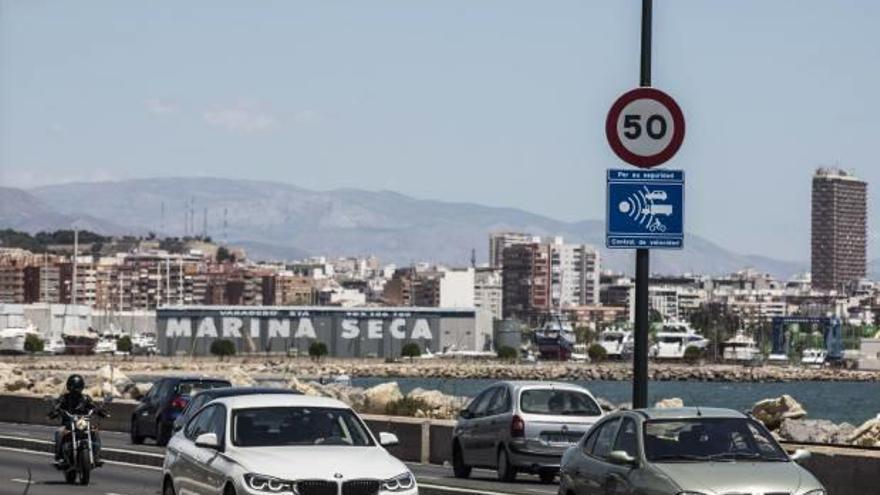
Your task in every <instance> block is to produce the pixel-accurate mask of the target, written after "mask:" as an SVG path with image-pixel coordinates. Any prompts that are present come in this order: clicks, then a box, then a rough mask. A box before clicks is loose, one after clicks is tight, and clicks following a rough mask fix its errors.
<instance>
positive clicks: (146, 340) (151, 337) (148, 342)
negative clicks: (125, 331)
mask: <svg viewBox="0 0 880 495" xmlns="http://www.w3.org/2000/svg"><path fill="white" fill-rule="evenodd" d="M131 353H132V354H135V355H138V356H153V355H155V354H158V353H159V347H158V345H157V344H156V334H155V333H152V332H145V333H142V334H140V335H136V336H135V337H134V338H133V339H131Z"/></svg>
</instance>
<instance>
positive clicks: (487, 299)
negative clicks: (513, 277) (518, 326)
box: [474, 268, 504, 320]
mask: <svg viewBox="0 0 880 495" xmlns="http://www.w3.org/2000/svg"><path fill="white" fill-rule="evenodd" d="M503 295H504V288H503V284H502V279H501V270H497V269H494V268H477V269H476V271H475V272H474V306H475V307H477V308H478V309H482V310H484V311H488V312H489V313H490V314H491V315H492V318H494V319H496V320H500V319H501V318H502V310H503V302H504V300H503Z"/></svg>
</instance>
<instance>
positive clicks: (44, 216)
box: [0, 187, 127, 234]
mask: <svg viewBox="0 0 880 495" xmlns="http://www.w3.org/2000/svg"><path fill="white" fill-rule="evenodd" d="M71 212H72V213H69V214H65V213H61V212H60V211H58V210H56V209H54V208H53V207H51V206H49V205H47V204H46V203H45V202H43V201H42V200H40V199H39V198H38V197H36V196H34V195H33V194H31V193H29V192H27V191H24V190H22V189H15V188H11V187H0V228H8V229H14V230H21V231H25V232H38V231H54V230H65V229H70V228H72V226H73V225H74V224H76V226H77V227H79V228H80V229H81V230H90V231H92V232H97V233H100V234H122V233H125V232H126V230H127V229H123V228H121V227H119V226H118V225H115V224H114V223H112V222H109V221H107V220H103V219H101V218H96V217H92V216H91V215H83V214H82V213H81V212H82V210H79V211H76V210H71Z"/></svg>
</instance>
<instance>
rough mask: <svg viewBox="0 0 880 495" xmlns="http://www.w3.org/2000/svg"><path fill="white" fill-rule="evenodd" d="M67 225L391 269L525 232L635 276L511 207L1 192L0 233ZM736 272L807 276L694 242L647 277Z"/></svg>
mask: <svg viewBox="0 0 880 495" xmlns="http://www.w3.org/2000/svg"><path fill="white" fill-rule="evenodd" d="M190 202H191V203H190ZM190 204H191V205H192V207H190ZM190 211H192V212H193V213H192V214H190V213H188V212H190ZM224 212H225V213H224ZM224 216H225V224H226V227H225V228H224V226H223V225H224ZM74 222H76V224H77V225H78V226H79V227H80V228H82V229H88V230H93V231H96V232H100V233H104V234H135V235H142V234H146V233H147V232H150V231H152V232H156V233H157V234H159V235H171V236H181V235H182V234H183V233H184V229H185V225H186V224H187V222H188V223H189V225H190V227H189V230H190V231H191V232H195V233H201V232H202V231H203V229H204V227H205V226H206V225H207V233H208V234H209V235H211V236H212V237H213V238H214V239H215V240H226V241H228V242H229V244H231V245H236V246H242V247H244V248H245V249H246V250H247V252H248V254H249V256H250V257H251V258H255V259H286V260H292V259H296V258H301V257H303V256H306V255H327V256H353V255H369V254H373V255H376V256H378V257H379V258H380V259H381V260H382V261H386V262H395V263H397V264H409V263H413V262H417V261H430V262H440V263H448V264H454V265H466V264H468V263H469V262H470V257H471V250H472V249H475V250H476V254H477V260H478V261H480V262H483V261H486V260H487V256H488V235H489V233H490V232H496V231H522V232H528V233H531V234H534V235H542V236H563V237H564V238H565V240H566V242H573V243H581V242H583V243H587V244H592V245H594V246H597V247H598V248H599V249H600V251H601V255H602V266H603V268H609V269H612V270H615V271H620V272H626V273H630V272H632V268H633V263H634V261H633V255H632V252H631V251H629V250H607V249H605V248H604V235H605V226H604V222H602V221H599V220H583V221H579V222H563V221H559V220H555V219H552V218H549V217H546V216H542V215H537V214H534V213H530V212H527V211H524V210H520V209H516V208H499V207H490V206H484V205H479V204H472V203H453V202H444V201H434V200H425V199H416V198H413V197H410V196H406V195H403V194H399V193H396V192H391V191H365V190H359V189H336V190H330V191H315V190H309V189H304V188H300V187H296V186H294V185H290V184H285V183H278V182H266V181H249V180H231V179H219V178H159V179H135V180H124V181H115V182H89V183H68V184H58V185H50V186H43V187H37V188H33V189H28V190H23V189H14V188H0V228H14V229H18V230H25V231H31V232H33V231H37V230H53V229H58V228H69V227H70V226H71V224H72V223H74ZM743 268H755V269H757V270H760V271H763V272H767V273H770V274H773V275H775V276H778V277H789V276H791V275H793V274H796V273H799V272H803V271H805V270H806V269H807V268H808V267H807V266H806V263H798V262H793V261H782V260H776V259H771V258H767V257H763V256H751V255H742V254H738V253H734V252H731V251H729V250H727V249H725V248H723V247H721V246H719V245H717V244H714V243H712V242H711V241H709V240H707V239H704V238H702V237H700V236H698V235H695V234H692V233H690V234H688V235H687V236H686V239H685V249H684V250H682V251H657V252H655V254H653V255H652V257H651V271H652V272H653V273H661V274H679V273H705V274H724V273H730V272H733V271H736V270H740V269H743Z"/></svg>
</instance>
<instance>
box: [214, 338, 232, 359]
mask: <svg viewBox="0 0 880 495" xmlns="http://www.w3.org/2000/svg"><path fill="white" fill-rule="evenodd" d="M211 354H213V355H214V356H217V357H219V358H220V360H221V361H223V358H225V357H227V356H234V355H235V343H233V342H232V341H231V340H229V339H216V340H214V342H211Z"/></svg>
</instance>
